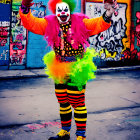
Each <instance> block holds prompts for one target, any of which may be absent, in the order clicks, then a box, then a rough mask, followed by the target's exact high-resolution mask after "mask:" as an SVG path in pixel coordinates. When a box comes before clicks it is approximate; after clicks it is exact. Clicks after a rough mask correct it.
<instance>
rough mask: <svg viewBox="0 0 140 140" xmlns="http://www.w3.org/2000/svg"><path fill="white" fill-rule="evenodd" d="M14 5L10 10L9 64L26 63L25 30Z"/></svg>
mask: <svg viewBox="0 0 140 140" xmlns="http://www.w3.org/2000/svg"><path fill="white" fill-rule="evenodd" d="M18 7H19V6H17V10H16V8H15V7H14V10H12V21H11V29H12V30H11V36H10V65H25V64H26V44H27V30H26V29H25V28H24V27H23V26H22V25H21V19H20V17H19V13H18V10H19V9H18Z"/></svg>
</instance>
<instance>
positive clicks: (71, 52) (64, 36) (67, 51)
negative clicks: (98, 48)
mask: <svg viewBox="0 0 140 140" xmlns="http://www.w3.org/2000/svg"><path fill="white" fill-rule="evenodd" d="M59 37H60V38H61V41H60V45H59V47H55V46H54V51H55V54H56V56H61V57H71V56H76V55H83V54H84V47H83V46H82V45H81V44H79V46H78V49H74V48H73V47H72V44H73V43H74V40H73V39H72V31H71V22H68V23H67V24H61V25H60V31H59Z"/></svg>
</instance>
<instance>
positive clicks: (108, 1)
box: [104, 0, 118, 17]
mask: <svg viewBox="0 0 140 140" xmlns="http://www.w3.org/2000/svg"><path fill="white" fill-rule="evenodd" d="M104 8H105V9H106V16H108V17H111V16H112V14H113V13H115V11H116V9H117V8H118V4H117V1H116V0H104Z"/></svg>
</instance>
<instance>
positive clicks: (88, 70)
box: [19, 0, 116, 140]
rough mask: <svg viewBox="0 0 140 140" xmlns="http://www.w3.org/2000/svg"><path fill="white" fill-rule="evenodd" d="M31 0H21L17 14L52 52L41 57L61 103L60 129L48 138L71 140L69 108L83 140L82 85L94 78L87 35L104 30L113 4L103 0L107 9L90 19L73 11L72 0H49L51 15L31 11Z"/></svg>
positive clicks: (73, 3)
mask: <svg viewBox="0 0 140 140" xmlns="http://www.w3.org/2000/svg"><path fill="white" fill-rule="evenodd" d="M31 2H32V0H23V1H22V4H21V8H20V10H19V14H20V17H21V20H22V23H23V25H24V27H25V28H26V29H28V30H29V31H31V32H33V33H35V34H39V35H43V36H44V37H45V39H46V40H47V41H48V45H50V46H52V49H53V51H51V52H50V53H48V54H46V55H45V56H44V63H45V64H46V65H47V67H46V73H47V74H48V75H49V77H50V78H52V79H53V80H54V82H55V94H56V97H57V99H58V102H59V104H60V118H61V125H62V129H61V131H60V132H59V133H58V134H57V135H56V136H54V137H51V138H49V140H68V139H70V129H71V121H72V109H71V107H73V108H74V119H75V123H76V126H77V130H76V136H77V140H85V139H86V121H87V109H86V106H85V88H86V82H87V81H88V80H89V79H93V78H95V75H94V72H95V71H96V66H95V65H94V63H93V61H92V60H93V56H95V51H94V50H93V49H86V48H87V47H89V43H88V41H87V39H88V37H89V36H92V35H95V34H98V33H100V32H102V31H105V30H107V29H108V28H109V27H110V25H111V16H112V14H113V13H114V12H115V6H114V4H115V5H116V3H114V2H112V1H111V2H112V3H111V4H109V3H107V2H106V5H105V8H106V12H105V13H104V14H103V15H102V16H101V17H99V18H93V19H89V18H88V17H87V16H86V15H84V14H81V13H79V14H72V12H73V11H74V8H75V2H74V1H73V0H50V1H49V3H48V6H49V9H50V10H51V11H52V13H53V15H49V16H46V17H45V18H36V17H34V16H33V15H32V14H31V10H30V6H32V5H33V4H32V3H31Z"/></svg>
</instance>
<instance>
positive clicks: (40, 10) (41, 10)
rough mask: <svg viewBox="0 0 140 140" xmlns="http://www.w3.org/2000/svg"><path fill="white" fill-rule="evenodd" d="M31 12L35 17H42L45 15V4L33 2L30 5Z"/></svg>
mask: <svg viewBox="0 0 140 140" xmlns="http://www.w3.org/2000/svg"><path fill="white" fill-rule="evenodd" d="M31 12H32V14H33V15H34V16H35V17H38V18H43V17H45V16H46V6H45V5H43V2H39V3H35V4H34V5H33V6H32V7H31Z"/></svg>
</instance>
